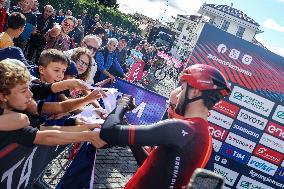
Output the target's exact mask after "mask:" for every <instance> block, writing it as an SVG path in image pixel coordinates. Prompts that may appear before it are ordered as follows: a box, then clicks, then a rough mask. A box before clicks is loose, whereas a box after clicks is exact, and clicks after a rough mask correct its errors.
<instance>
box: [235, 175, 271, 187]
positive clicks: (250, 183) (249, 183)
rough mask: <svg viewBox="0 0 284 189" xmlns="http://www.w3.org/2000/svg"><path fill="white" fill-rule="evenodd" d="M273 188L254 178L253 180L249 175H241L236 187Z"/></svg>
mask: <svg viewBox="0 0 284 189" xmlns="http://www.w3.org/2000/svg"><path fill="white" fill-rule="evenodd" d="M255 188H257V189H273V188H271V187H270V186H267V185H265V184H262V183H260V182H258V181H256V180H253V179H251V178H249V177H246V176H244V175H242V176H241V178H240V180H239V182H238V185H237V189H255Z"/></svg>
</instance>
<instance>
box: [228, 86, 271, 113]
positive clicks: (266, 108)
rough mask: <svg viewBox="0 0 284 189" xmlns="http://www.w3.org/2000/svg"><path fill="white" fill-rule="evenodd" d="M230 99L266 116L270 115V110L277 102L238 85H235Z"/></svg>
mask: <svg viewBox="0 0 284 189" xmlns="http://www.w3.org/2000/svg"><path fill="white" fill-rule="evenodd" d="M229 99H230V101H232V102H235V103H237V104H239V105H241V106H243V107H246V108H248V109H250V110H252V111H255V112H257V113H259V114H261V115H264V116H269V115H270V112H271V110H272V108H273V106H274V104H275V103H274V102H272V101H270V100H268V99H266V98H263V97H261V96H259V95H256V94H254V93H251V92H249V91H247V90H245V89H243V88H240V87H238V86H235V87H234V89H233V91H232V93H231V95H230V97H229Z"/></svg>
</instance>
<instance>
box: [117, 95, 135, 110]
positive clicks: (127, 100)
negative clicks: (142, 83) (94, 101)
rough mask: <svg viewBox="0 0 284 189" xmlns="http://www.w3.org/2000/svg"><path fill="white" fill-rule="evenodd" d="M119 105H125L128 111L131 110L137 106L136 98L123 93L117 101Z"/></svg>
mask: <svg viewBox="0 0 284 189" xmlns="http://www.w3.org/2000/svg"><path fill="white" fill-rule="evenodd" d="M117 105H118V106H120V105H121V106H124V107H125V109H126V111H131V110H133V109H134V108H135V102H134V98H133V97H132V96H131V95H125V94H124V95H122V97H121V98H120V99H118V101H117Z"/></svg>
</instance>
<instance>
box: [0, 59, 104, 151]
mask: <svg viewBox="0 0 284 189" xmlns="http://www.w3.org/2000/svg"><path fill="white" fill-rule="evenodd" d="M30 79H31V77H30V73H29V71H28V69H27V68H26V67H25V66H24V65H21V64H18V63H15V62H13V61H12V60H9V59H7V60H4V61H1V62H0V108H2V109H4V111H3V113H4V114H6V113H5V112H9V111H24V110H27V108H28V107H29V105H30V104H31V103H32V102H33V99H32V92H31V91H30V89H29V84H30ZM89 98H90V97H89ZM81 101H82V102H84V100H83V99H81ZM11 115H12V114H11ZM14 115H15V120H18V121H19V119H18V118H17V115H18V114H14ZM0 117H1V116H0ZM12 119H13V118H12ZM1 124H2V122H1ZM93 127H94V126H93ZM43 128H44V127H43V126H40V125H38V126H37V128H35V127H31V126H26V127H24V128H20V129H15V130H13V129H11V130H10V131H8V130H6V131H0V146H2V145H7V144H9V143H19V144H22V145H25V146H32V145H33V144H42V145H63V144H70V143H74V142H83V141H88V142H91V143H92V144H93V145H94V146H96V147H97V148H100V147H102V146H103V145H105V144H106V143H105V142H104V141H103V140H101V139H100V137H99V133H97V132H93V131H91V130H90V129H89V127H87V126H84V125H81V126H70V127H60V126H54V127H48V129H46V128H45V129H44V130H41V129H43ZM39 129H40V130H39ZM49 129H51V130H49ZM54 129H57V130H54Z"/></svg>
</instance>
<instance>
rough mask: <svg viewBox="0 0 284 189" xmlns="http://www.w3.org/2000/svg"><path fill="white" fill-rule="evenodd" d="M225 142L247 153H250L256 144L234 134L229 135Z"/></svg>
mask: <svg viewBox="0 0 284 189" xmlns="http://www.w3.org/2000/svg"><path fill="white" fill-rule="evenodd" d="M225 142H227V143H228V144H231V145H233V146H236V147H238V148H240V149H242V150H245V151H247V152H250V153H251V152H252V151H253V149H254V147H255V145H256V143H255V142H252V141H250V140H248V139H245V138H243V137H241V136H239V135H236V134H234V133H229V134H228V137H227V138H226V140H225Z"/></svg>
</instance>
